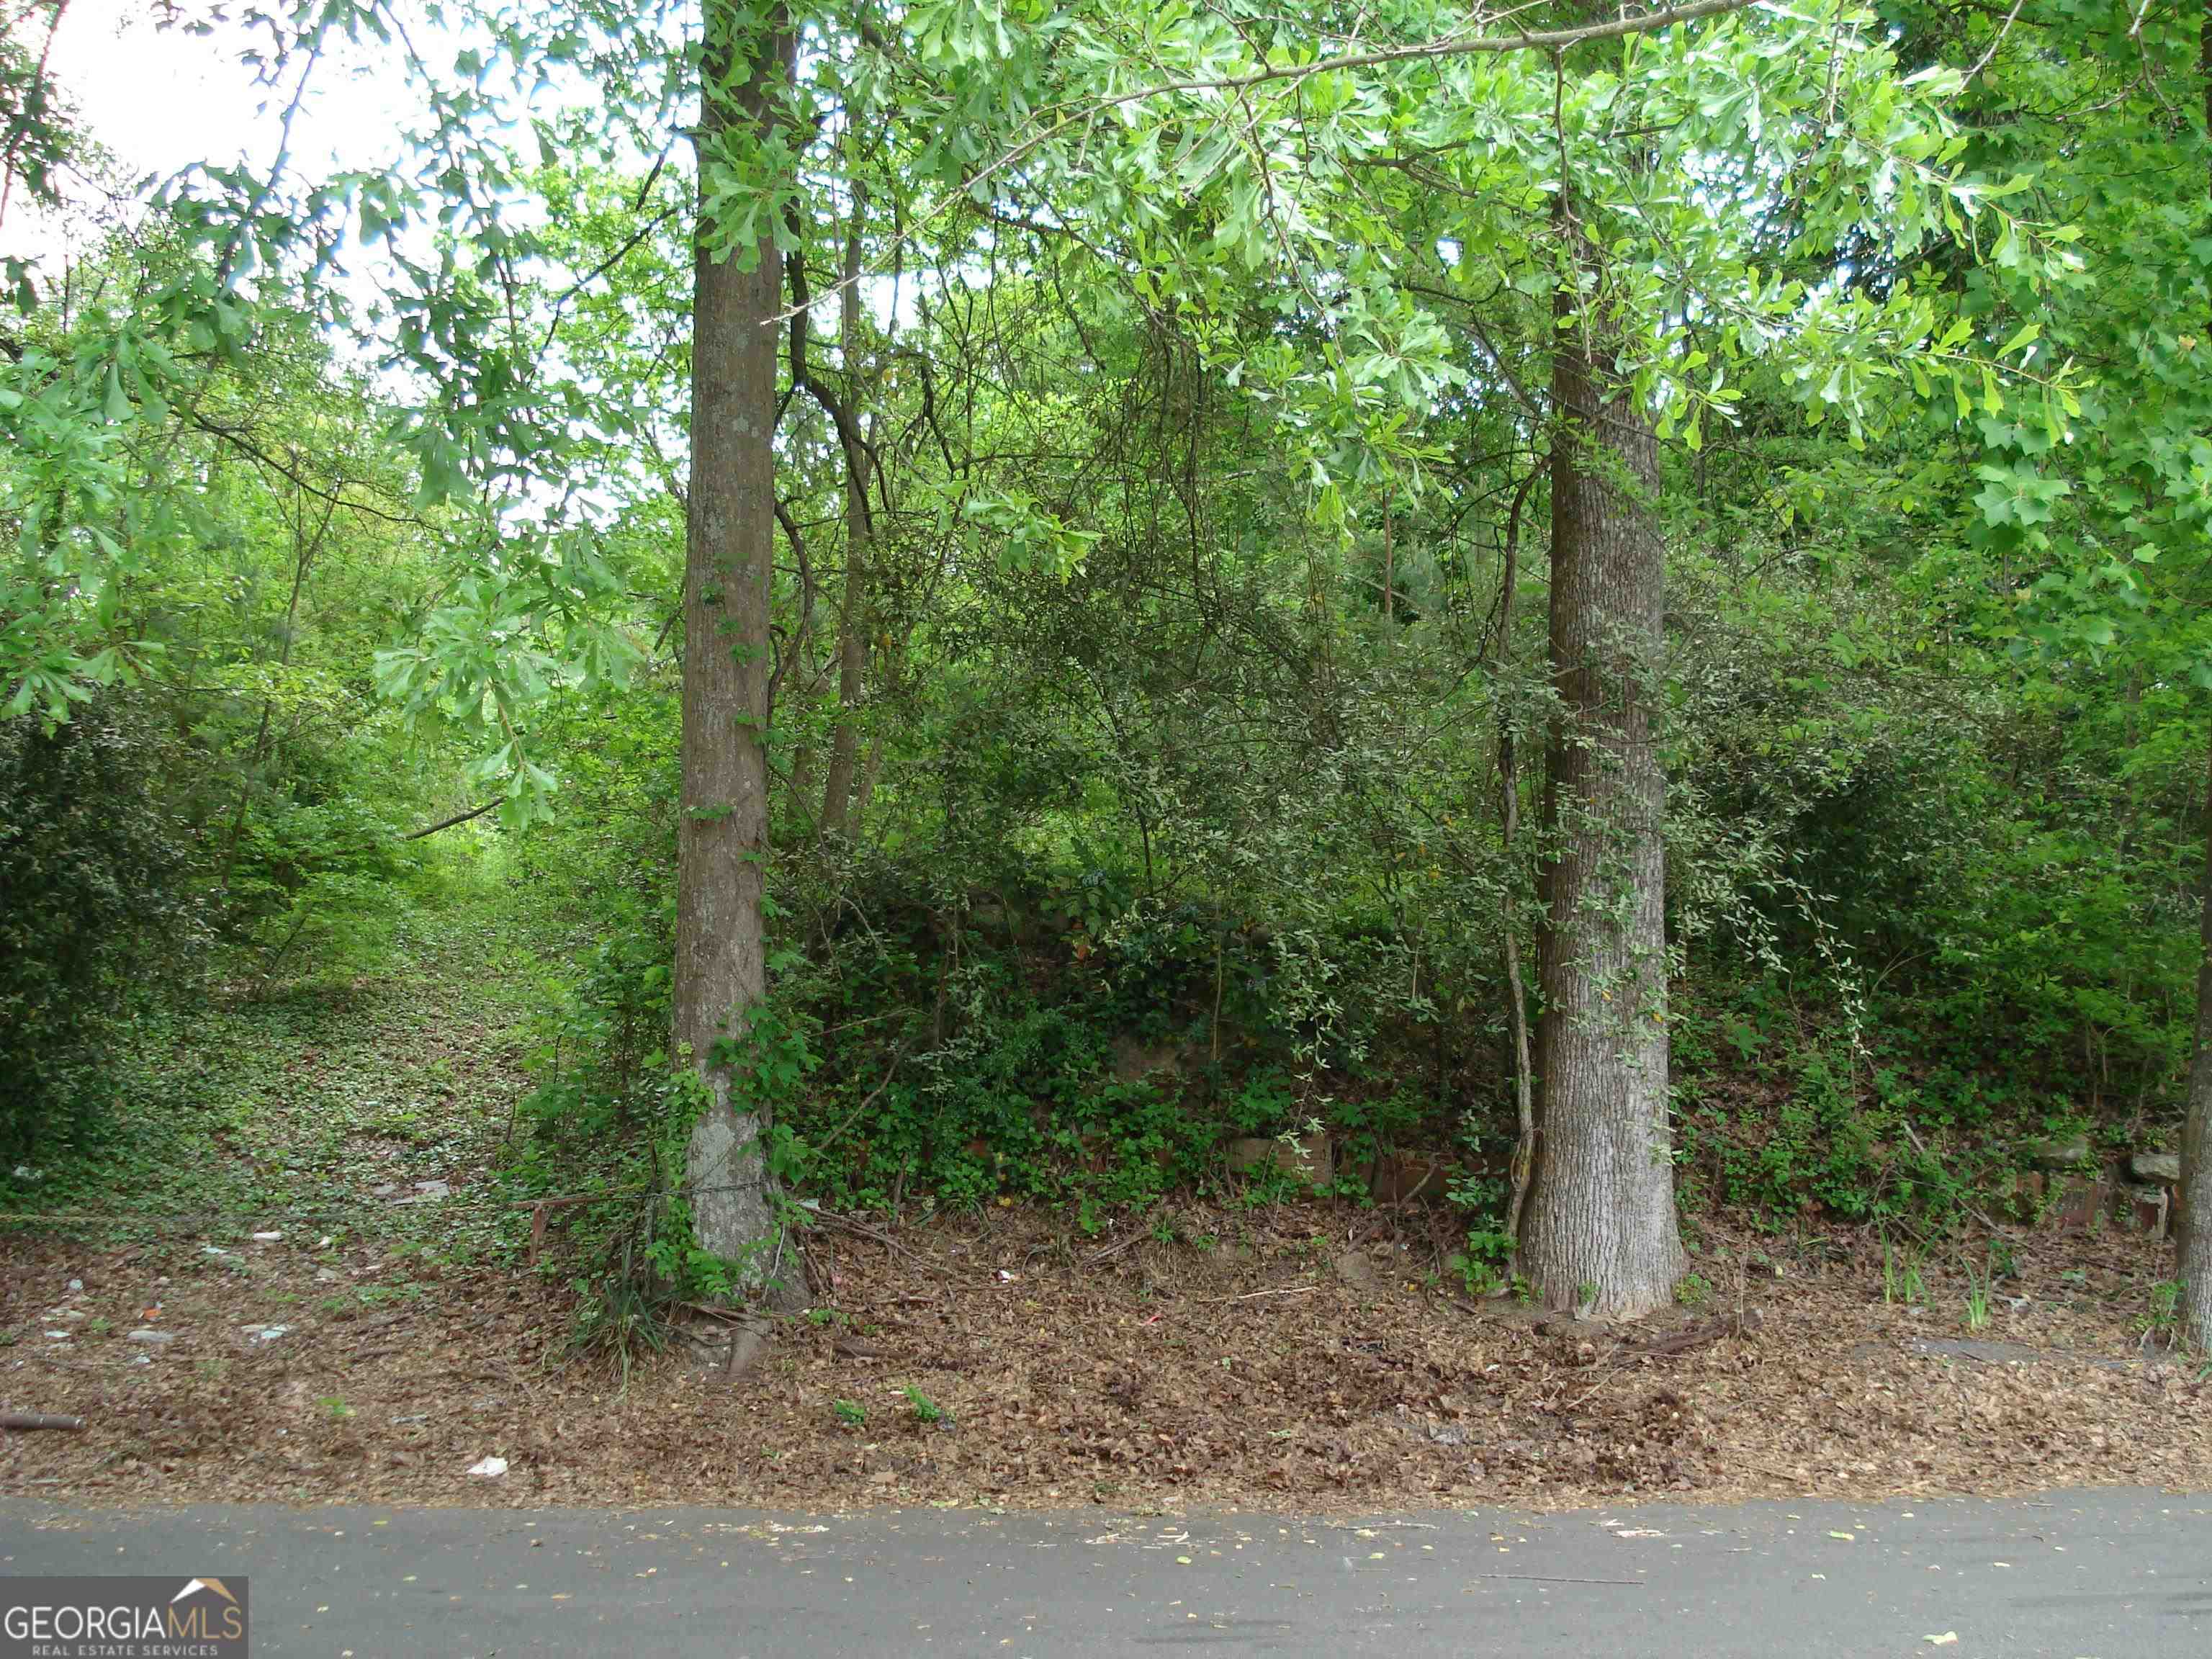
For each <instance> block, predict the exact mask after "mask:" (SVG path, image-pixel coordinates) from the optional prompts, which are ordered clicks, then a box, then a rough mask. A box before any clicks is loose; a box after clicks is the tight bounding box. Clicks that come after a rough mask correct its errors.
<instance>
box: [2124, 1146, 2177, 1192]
mask: <svg viewBox="0 0 2212 1659" xmlns="http://www.w3.org/2000/svg"><path fill="white" fill-rule="evenodd" d="M2128 1173H2129V1174H2130V1175H2131V1176H2134V1177H2135V1178H2136V1180H2137V1181H2140V1182H2143V1183H2145V1184H2146V1185H2148V1186H2154V1187H2178V1186H2179V1185H2180V1184H2181V1155H2180V1154H2179V1152H2137V1153H2136V1155H2135V1156H2134V1157H2133V1158H2130V1159H2129V1160H2128Z"/></svg>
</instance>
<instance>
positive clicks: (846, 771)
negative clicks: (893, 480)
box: [821, 187, 873, 836]
mask: <svg viewBox="0 0 2212 1659" xmlns="http://www.w3.org/2000/svg"><path fill="white" fill-rule="evenodd" d="M865 210H866V201H865V198H863V197H860V195H859V193H858V191H857V187H856V190H855V193H854V203H853V226H852V230H851V232H850V234H848V235H847V237H846V239H845V268H844V270H843V272H842V276H843V278H844V285H843V288H842V291H841V293H840V295H839V297H838V304H839V317H838V321H839V325H840V326H839V329H838V344H839V355H840V356H842V358H843V360H844V365H845V387H846V397H847V398H848V399H853V398H854V393H855V392H857V390H858V388H859V386H860V375H859V373H858V369H859V366H860V253H861V242H860V228H861V224H860V216H861V214H862V213H863V212H864V211H865ZM855 418H858V416H857V411H856V413H855ZM866 464H867V457H866V455H865V454H855V453H854V452H853V450H852V448H851V447H849V446H848V447H847V449H846V451H845V593H844V598H843V599H842V601H841V602H840V604H839V605H838V611H837V724H836V730H835V731H834V732H832V734H831V736H830V740H829V776H828V778H827V779H825V780H824V781H823V786H822V818H821V828H822V833H823V834H824V835H830V836H849V835H851V834H852V832H853V817H852V808H853V785H854V773H855V772H856V771H857V770H858V766H859V759H860V697H861V695H862V691H863V689H864V688H863V684H862V680H863V678H864V676H865V675H866V671H867V652H868V629H867V596H868V551H869V543H870V539H871V534H872V528H873V526H872V522H871V520H872V515H871V513H869V510H868V474H867V465H866Z"/></svg>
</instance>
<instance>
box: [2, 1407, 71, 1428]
mask: <svg viewBox="0 0 2212 1659" xmlns="http://www.w3.org/2000/svg"><path fill="white" fill-rule="evenodd" d="M83 1427H84V1419H82V1417H62V1416H58V1415H57V1414H56V1413H52V1412H0V1429H67V1430H70V1431H73V1432H74V1431H82V1429H83Z"/></svg>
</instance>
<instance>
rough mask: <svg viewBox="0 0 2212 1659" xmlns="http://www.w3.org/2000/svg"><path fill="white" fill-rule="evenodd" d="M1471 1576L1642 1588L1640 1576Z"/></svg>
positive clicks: (1539, 1573) (1523, 1581)
mask: <svg viewBox="0 0 2212 1659" xmlns="http://www.w3.org/2000/svg"><path fill="white" fill-rule="evenodd" d="M1468 1577H1473V1578H1510V1579H1512V1580H1513V1581H1514V1582H1515V1583H1521V1584H1620V1585H1622V1586H1624V1587H1625V1588H1626V1589H1644V1581H1643V1580H1642V1579H1641V1578H1553V1577H1549V1576H1547V1574H1544V1573H1541V1572H1477V1573H1470V1574H1469V1575H1468Z"/></svg>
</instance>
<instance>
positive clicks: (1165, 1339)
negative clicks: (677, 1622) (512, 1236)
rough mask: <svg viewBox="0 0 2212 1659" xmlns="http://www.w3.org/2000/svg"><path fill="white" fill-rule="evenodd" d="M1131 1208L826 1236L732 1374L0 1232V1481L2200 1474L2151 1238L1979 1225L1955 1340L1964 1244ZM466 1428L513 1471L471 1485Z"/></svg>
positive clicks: (250, 1259) (327, 1287) (544, 1288)
mask: <svg viewBox="0 0 2212 1659" xmlns="http://www.w3.org/2000/svg"><path fill="white" fill-rule="evenodd" d="M1154 1219H1155V1222H1156V1223H1157V1222H1162V1221H1165V1222H1168V1223H1170V1224H1171V1225H1164V1226H1160V1227H1158V1231H1161V1232H1168V1231H1172V1233H1173V1234H1174V1235H1175V1237H1176V1239H1177V1240H1178V1241H1179V1242H1174V1243H1166V1242H1161V1241H1160V1240H1159V1239H1158V1238H1156V1237H1154V1236H1153V1234H1152V1232H1151V1231H1139V1232H1125V1233H1123V1234H1121V1235H1120V1236H1119V1237H1116V1236H1115V1235H1111V1234H1109V1235H1108V1236H1106V1237H1103V1238H1097V1239H1090V1238H1085V1237H1081V1236H1080V1235H1074V1234H1071V1233H1070V1232H1068V1231H1066V1229H1065V1227H1064V1225H1062V1224H1061V1223H1060V1222H1059V1221H1058V1220H1057V1219H1056V1218H1051V1217H1048V1216H1045V1215H1042V1214H1036V1213H1031V1212H1024V1211H1020V1210H1006V1211H996V1212H992V1213H991V1214H989V1215H988V1216H987V1217H980V1218H959V1219H940V1220H939V1221H936V1222H934V1223H932V1224H930V1225H926V1226H909V1227H906V1228H902V1229H900V1230H898V1231H896V1233H883V1232H878V1231H876V1230H875V1229H873V1228H872V1227H871V1226H868V1225H866V1224H838V1225H823V1227H821V1228H819V1229H817V1230H816V1233H815V1242H814V1244H813V1246H812V1249H811V1255H812V1261H813V1269H814V1272H813V1277H814V1278H815V1280H816V1282H817V1285H818V1286H819V1287H821V1289H820V1293H819V1295H818V1305H817V1307H816V1308H815V1309H813V1310H811V1311H810V1312H809V1313H807V1314H805V1315H801V1316H795V1317H793V1318H791V1319H789V1320H787V1321H785V1322H781V1324H780V1325H778V1326H776V1327H775V1328H774V1329H773V1331H772V1334H770V1336H769V1340H768V1343H767V1346H766V1347H765V1349H764V1351H763V1352H762V1353H761V1354H760V1356H759V1358H757V1360H756V1361H755V1362H754V1363H753V1364H750V1366H749V1367H747V1368H745V1369H744V1370H742V1371H741V1373H740V1374H738V1375H737V1376H735V1377H734V1378H732V1375H731V1374H730V1372H729V1371H728V1370H726V1369H724V1368H723V1367H722V1366H720V1365H717V1364H708V1363H702V1361H701V1360H700V1359H699V1358H697V1356H696V1351H694V1352H693V1353H692V1354H691V1355H690V1357H678V1355H677V1354H676V1353H674V1352H671V1354H669V1355H668V1356H666V1357H664V1358H659V1359H657V1360H655V1361H653V1362H652V1363H650V1364H643V1365H640V1366H638V1367H635V1368H634V1369H633V1370H632V1371H631V1373H630V1374H629V1376H628V1377H627V1379H626V1380H625V1379H624V1378H623V1377H622V1376H619V1375H617V1374H615V1373H613V1372H611V1370H609V1369H607V1368H606V1367H605V1366H604V1365H599V1364H585V1363H583V1362H581V1361H580V1360H578V1359H576V1358H574V1356H573V1352H572V1350H571V1349H570V1347H569V1346H568V1340H567V1338H568V1331H569V1329H570V1324H571V1319H572V1315H573V1309H574V1295H573V1292H572V1291H570V1290H569V1289H568V1286H567V1285H566V1284H565V1283H562V1282H558V1281H555V1280H551V1279H546V1278H542V1277H539V1276H537V1275H533V1274H526V1273H515V1272H511V1271H501V1270H492V1269H485V1270H477V1271H467V1272H462V1271H456V1270H453V1269H445V1270H442V1271H441V1270H429V1271H427V1272H426V1271H424V1270H422V1269H419V1268H415V1267H404V1266H402V1265H400V1264H398V1263H396V1262H394V1261H391V1260H386V1259H382V1258H380V1256H379V1255H378V1252H377V1248H376V1247H375V1246H374V1245H371V1244H362V1245H356V1246H352V1247H341V1246H332V1247H328V1248H319V1247H318V1244H317V1241H315V1240H314V1239H312V1238H309V1237H304V1236H302V1237H292V1236H289V1235H288V1236H286V1237H283V1238H281V1239H276V1240H273V1241H264V1242H258V1243H250V1244H245V1245H242V1246H240V1247H238V1248H234V1249H226V1248H225V1247H222V1246H216V1245H213V1244H210V1243H207V1242H205V1241H201V1240H191V1241H179V1242H175V1243H167V1244H165V1245H162V1246H160V1247H151V1246H145V1247H138V1248H136V1249H94V1248H91V1247H88V1246H85V1245H82V1244H73V1243H69V1242H67V1241H64V1240H60V1239H57V1238H52V1237H14V1238H9V1239H7V1240H4V1241H0V1259H4V1261H5V1264H6V1281H5V1288H4V1291H0V1332H3V1333H4V1334H0V1341H4V1342H5V1346H0V1409H5V1410H13V1411H25V1410H27V1411H39V1412H48V1413H69V1414H72V1415H76V1416H81V1417H82V1418H83V1419H85V1422H86V1427H85V1429H84V1431H82V1432H81V1433H68V1432H55V1431H34V1432H11V1433H5V1434H0V1492H4V1493H6V1494H7V1495H9V1496H12V1497H17V1498H52V1499H56V1500H69V1501H74V1502H79V1503H95V1504H117V1503H129V1504H139V1503H183V1502H187V1501H196V1500H201V1499H240V1500H244V1499H252V1500H263V1501H274V1502H278V1503H288V1504H310V1503H315V1504H320V1503H334V1502H368V1503H392V1504H399V1503H406V1504H515V1505H532V1504H592V1505H609V1506H631V1505H641V1504H665V1503H675V1502H684V1503H693V1504H742V1505H756V1504H757V1505H767V1506H771V1507H775V1508H779V1509H798V1510H805V1509H820V1510H833V1509H834V1510H843V1509H851V1508H857V1507H861V1506H866V1505H870V1504H900V1505H914V1504H924V1503H927V1504H944V1505H951V1504H1002V1505H1008V1506H1021V1505H1053V1504H1083V1503H1088V1502H1097V1503H1105V1504H1115V1505H1117V1506H1121V1507H1129V1506H1139V1507H1146V1506H1151V1507H1157V1508H1160V1509H1170V1508H1178V1507H1182V1506H1183V1505H1187V1504H1188V1505H1198V1504H1205V1505H1237V1506H1258V1507H1276V1508H1281V1507H1285V1506H1296V1507H1297V1508H1300V1509H1303V1510H1328V1511H1336V1512H1346V1511H1353V1512H1356V1511H1371V1510H1383V1509H1389V1508H1394V1507H1401V1506H1423V1505H1437V1504H1450V1505H1458V1506H1469V1505H1475V1504H1504V1505H1510V1506H1513V1507H1517V1508H1549V1507H1553V1506H1565V1505H1570V1504H1581V1503H1590V1502H1599V1501H1602V1502H1605V1503H1607V1504H1618V1503H1620V1502H1623V1501H1633V1500H1635V1499H1637V1498H1662V1497H1663V1498H1673V1499H1681V1498H1713V1499H1723V1498H1730V1499H1733V1498H1753V1497H1782V1496H1794V1495H1802V1494H1808V1493H1818V1494H1820V1495H1824V1496H1828V1497H1841V1498H1875V1497H1878V1496H1882V1495H1887V1494H1901V1493H1912V1494H1919V1493H1926V1492H1981V1493H1996V1492H2015V1491H2022V1490H2030V1489H2036V1488H2044V1487H2051V1486H2061V1485H2082V1484H2105V1483H2126V1484H2143V1485H2154V1486H2161V1485H2162V1486H2185V1487H2192V1488H2199V1489H2201V1488H2203V1486H2206V1485H2207V1484H2212V1401H2208V1398H2207V1395H2206V1391H2205V1384H2204V1382H2203V1380H2202V1379H2201V1378H2200V1377H2199V1376H2198V1374H2197V1367H2196V1366H2194V1365H2192V1364H2188V1363H2186V1362H2183V1361H2180V1360H2179V1359H2178V1358H2177V1357H2175V1356H2172V1355H2171V1354H2168V1353H2166V1352H2163V1351H2162V1350H2161V1349H2160V1346H2159V1345H2158V1343H2157V1341H2156V1340H2155V1339H2154V1337H2153V1336H2151V1335H2148V1334H2145V1332H2144V1331H2143V1330H2142V1315H2143V1313H2144V1310H2145V1309H2146V1308H2147V1307H2148V1303H2149V1294H2150V1287H2151V1285H2152V1284H2153V1283H2154V1281H2155V1280H2157V1279H2160V1277H2162V1276H2163V1275H2164V1274H2165V1273H2167V1272H2169V1271H2170V1263H2169V1261H2168V1260H2167V1259H2166V1255H2165V1254H2164V1253H2163V1247H2161V1246H2158V1245H2154V1244H2152V1243H2147V1242H2145V1241H2144V1240H2142V1239H2141V1238H2139V1237H2126V1236H2123V1235H2117V1234H2106V1235H2093V1236H2088V1237H2081V1236H2068V1237H2039V1236H2031V1235H2026V1234H2022V1235H2019V1236H2015V1237H2008V1238H2007V1239H2005V1240H2003V1241H2002V1246H2003V1247H2004V1249H2008V1250H2009V1252H2010V1253H2011V1255H2012V1257H2013V1259H2014V1263H2015V1267H2016V1272H2015V1274H2014V1275H2013V1276H2011V1277H2008V1278H2001V1279H1998V1281H1997V1282H1996V1286H1995V1296H1994V1297H1993V1299H1992V1308H1991V1312H1990V1322H1989V1324H1988V1326H1987V1328H1985V1329H1983V1330H1980V1331H1978V1332H1974V1333H1969V1332H1968V1331H1967V1330H1966V1328H1965V1322H1964V1314H1965V1308H1966V1294H1967V1291H1968V1289H1969V1280H1968V1279H1967V1278H1966V1274H1965V1273H1964V1271H1963V1269H1962V1268H1960V1267H1957V1266H1956V1265H1955V1264H1954V1267H1953V1269H1952V1271H1950V1272H1948V1273H1947V1272H1944V1271H1942V1270H1941V1266H1940V1264H1939V1263H1937V1262H1936V1261H1933V1260H1931V1261H1930V1262H1929V1263H1928V1264H1926V1265H1924V1266H1923V1275H1924V1278H1925V1286H1924V1295H1923V1298H1922V1300H1921V1302H1920V1303H1919V1304H1917V1305H1907V1304H1902V1303H1893V1302H1890V1301H1887V1300H1885V1297H1884V1295H1883V1276H1882V1270H1881V1255H1880V1250H1879V1246H1878V1245H1877V1244H1875V1242H1874V1241H1873V1240H1872V1239H1871V1238H1870V1237H1856V1236H1848V1237H1846V1236H1839V1237H1832V1238H1829V1239H1805V1238H1801V1239H1798V1240H1796V1241H1786V1240H1778V1239H1773V1238H1759V1237H1750V1236H1730V1235H1724V1234H1719V1233H1716V1232H1714V1231H1711V1230H1708V1231H1706V1233H1705V1237H1704V1238H1703V1240H1702V1245H1701V1248H1700V1249H1699V1253H1698V1255H1697V1259H1696V1262H1695V1266H1696V1268H1697V1272H1698V1275H1699V1286H1698V1287H1693V1290H1695V1289H1702V1291H1703V1294H1702V1296H1701V1297H1699V1300H1698V1303H1697V1304H1696V1305H1687V1306H1684V1307H1681V1308H1678V1309H1674V1310H1668V1312H1667V1313H1666V1314H1664V1315H1662V1316H1656V1317H1654V1318H1652V1319H1649V1320H1646V1321H1644V1322H1641V1323H1639V1324H1637V1325H1634V1326H1626V1327H1620V1328H1612V1327H1607V1326H1604V1325H1601V1324H1596V1323H1580V1322H1575V1321H1573V1320H1571V1319H1567V1318H1563V1317H1559V1316H1542V1315H1540V1314H1539V1313H1537V1312H1535V1311H1534V1310H1529V1309H1528V1308H1524V1307H1522V1306H1520V1305H1518V1304H1516V1303H1515V1302H1513V1301H1512V1300H1511V1299H1510V1298H1503V1299H1498V1300H1486V1301H1482V1302H1479V1303H1478V1302H1471V1301H1469V1300H1468V1299H1467V1298H1466V1297H1464V1296H1463V1295H1461V1294H1459V1293H1458V1292H1457V1291H1456V1288H1455V1286H1452V1285H1441V1286H1440V1285H1437V1283H1436V1282H1434V1280H1433V1279H1431V1278H1426V1277H1425V1274H1424V1273H1423V1271H1422V1268H1421V1266H1420V1264H1421V1263H1423V1262H1426V1261H1433V1260H1434V1255H1433V1253H1432V1249H1431V1245H1432V1241H1431V1240H1430V1239H1429V1238H1426V1237H1416V1236H1415V1233H1416V1231H1417V1230H1419V1228H1420V1227H1421V1226H1422V1225H1423V1224H1422V1223H1421V1222H1420V1221H1419V1219H1418V1218H1413V1217H1411V1216H1408V1215H1406V1214H1397V1213H1390V1212H1384V1213H1380V1214H1377V1213H1376V1212H1368V1213H1365V1214H1362V1213H1359V1212H1352V1211H1346V1210H1331V1209H1328V1208H1326V1207H1324V1206H1320V1205H1314V1206H1297V1205H1291V1206H1281V1207H1277V1208H1272V1209H1262V1210H1243V1209H1234V1208H1218V1209H1217V1208H1201V1207H1199V1206H1183V1207H1182V1208H1181V1209H1179V1210H1177V1211H1176V1212H1174V1213H1173V1215H1172V1216H1171V1217H1156V1218H1154ZM1971 1249H1972V1255H1970V1256H1968V1257H1967V1258H1966V1259H1967V1260H1969V1261H1972V1262H1973V1264H1974V1265H1975V1267H1977V1268H1978V1267H1980V1265H1981V1263H1982V1261H1984V1260H1985V1259H1986V1258H1985V1255H1984V1249H1985V1245H1984V1243H1976V1244H1974V1245H1973V1246H1972V1247H1971ZM2003 1259H2004V1258H2003V1255H2002V1252H2001V1253H2000V1255H1999V1256H1998V1260H1999V1261H2000V1262H2002V1261H2003ZM272 1327H273V1328H276V1329H274V1330H273V1332H272ZM711 1329H713V1330H714V1332H715V1334H714V1335H713V1336H712V1337H710V1338H709V1339H708V1340H709V1346H710V1350H711V1351H713V1352H725V1353H726V1349H725V1348H724V1346H723V1340H722V1338H721V1336H720V1328H711ZM134 1333H139V1334H137V1335H134ZM144 1333H152V1335H151V1336H150V1337H149V1336H148V1335H146V1334H144ZM488 1457H496V1458H503V1459H505V1460H506V1462H507V1470H506V1473H505V1474H502V1475H500V1476H497V1477H489V1476H482V1475H476V1476H472V1475H471V1474H469V1473H467V1471H468V1470H469V1469H470V1468H471V1466H474V1465H477V1464H479V1463H480V1462H482V1460H484V1459H486V1458H488Z"/></svg>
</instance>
